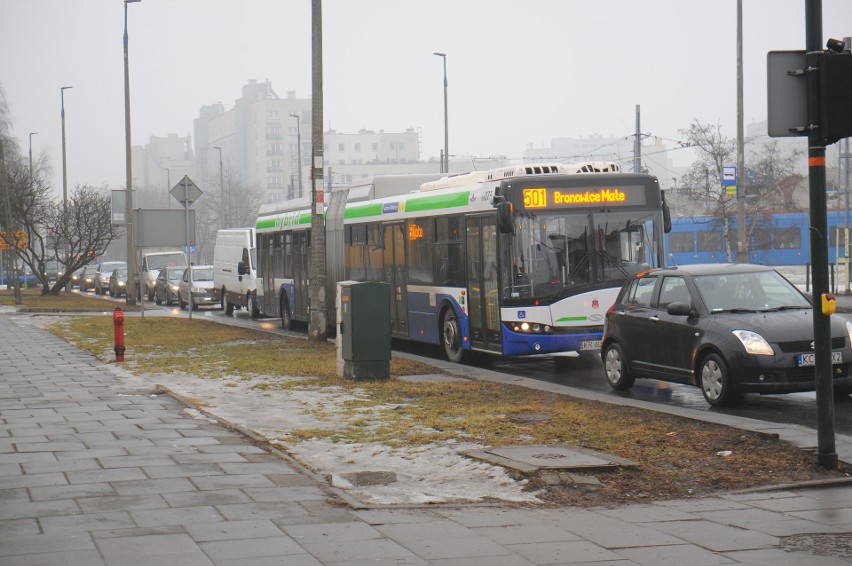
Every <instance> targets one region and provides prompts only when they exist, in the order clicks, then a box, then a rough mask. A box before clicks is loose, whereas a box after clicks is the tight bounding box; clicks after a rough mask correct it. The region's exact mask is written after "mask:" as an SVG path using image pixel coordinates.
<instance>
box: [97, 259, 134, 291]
mask: <svg viewBox="0 0 852 566" xmlns="http://www.w3.org/2000/svg"><path fill="white" fill-rule="evenodd" d="M119 267H127V263H125V262H123V261H104V262H101V263H100V264H99V265H98V270H97V271H96V272H95V294H96V295H106V294H107V293H109V277H110V275H112V272H113V271H115V270H116V269H118V268H119Z"/></svg>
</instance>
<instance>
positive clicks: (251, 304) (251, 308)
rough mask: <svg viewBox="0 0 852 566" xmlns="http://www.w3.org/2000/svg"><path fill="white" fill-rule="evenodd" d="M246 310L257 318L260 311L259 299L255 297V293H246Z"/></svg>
mask: <svg viewBox="0 0 852 566" xmlns="http://www.w3.org/2000/svg"><path fill="white" fill-rule="evenodd" d="M246 310H247V311H248V313H249V316H250V317H251V318H257V316H258V315H259V314H260V311H258V310H257V299H255V297H254V293H249V294H248V295H246Z"/></svg>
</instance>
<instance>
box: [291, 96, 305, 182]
mask: <svg viewBox="0 0 852 566" xmlns="http://www.w3.org/2000/svg"><path fill="white" fill-rule="evenodd" d="M290 117H291V118H295V119H296V145H297V146H298V147H297V149H296V160H297V163H298V164H299V198H303V197H304V196H305V195H304V193H303V192H302V120H301V117H300V116H299V115H298V114H295V113H292V112H291V113H290ZM290 179H291V180H292V179H293V177H290Z"/></svg>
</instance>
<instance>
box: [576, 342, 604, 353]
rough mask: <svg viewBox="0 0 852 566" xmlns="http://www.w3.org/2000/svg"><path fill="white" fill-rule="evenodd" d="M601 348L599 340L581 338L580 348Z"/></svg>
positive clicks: (583, 349)
mask: <svg viewBox="0 0 852 566" xmlns="http://www.w3.org/2000/svg"><path fill="white" fill-rule="evenodd" d="M600 349H601V341H600V340H583V341H582V342H580V350H581V351H586V350H600Z"/></svg>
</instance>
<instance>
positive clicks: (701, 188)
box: [680, 120, 802, 261]
mask: <svg viewBox="0 0 852 566" xmlns="http://www.w3.org/2000/svg"><path fill="white" fill-rule="evenodd" d="M682 133H683V134H684V135H685V136H686V139H687V141H688V142H689V144H690V145H692V146H693V147H695V149H696V152H697V154H698V158H697V159H696V161H695V162H693V163H692V165H690V167H689V169H688V170H687V172H686V174H684V175H683V177H682V178H681V179H682V183H683V188H682V189H681V191H680V192H681V194H682V195H683V196H685V197H686V199H685V200H684V201H683V203H682V204H683V205H684V207H685V208H687V209H688V211H689V215H709V216H712V217H713V219H712V220H711V221H709V222H710V224H711V228H714V229H716V230H719V231H721V233H722V240H723V246H724V250H725V254H726V256H727V259H728V261H733V259H734V250H735V249H736V247H737V246H736V238H737V233H736V229H735V227H736V222H737V200H736V198H737V197H736V196H735V195H729V194H727V188H726V187H724V186H723V185H722V167H723V166H726V165H731V164H733V163H736V140H734V139H733V138H728V137H726V136H724V135H723V134H722V128H721V126H720V125H719V124H715V125H711V124H701V123H700V122H698V121H697V120H696V121H694V122H693V123H692V124H691V125H690V127H689V130H686V131H684V132H682ZM799 158H800V152H797V151H792V152H788V153H784V152H783V151H781V149H780V147H779V145H778V143H777V142H776V141H771V142H768V143H764V144H763V145H761V146H760V147H759V148H758V150H757V152H756V153H753V154H752V157H751V159H750V160H749V161H750V163H749V164H748V166H747V167H746V171H740V172H738V182H740V183H744V184H745V198H746V202H745V211H746V218H745V223H746V225H745V228H746V236H747V238H746V242H744V249H745V253H746V254H747V256H748V253H749V247H750V245H749V243H750V242H751V241H752V240H753V239H755V238H758V237H760V238H763V237H766V236H765V235H766V234H768V230H767V229H768V228H769V227H770V226H771V224H772V223H773V217H772V214H771V212H774V211H777V210H791V209H793V208H794V202H793V198H792V195H793V192H794V191H795V189H796V188H797V187H798V185H799V183H800V182H801V180H802V177H801V175H798V174H797V173H795V166H796V162H797V160H798V159H799ZM708 237H712V234H708Z"/></svg>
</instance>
